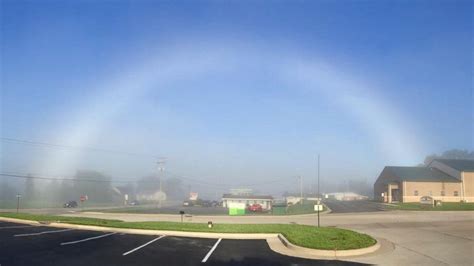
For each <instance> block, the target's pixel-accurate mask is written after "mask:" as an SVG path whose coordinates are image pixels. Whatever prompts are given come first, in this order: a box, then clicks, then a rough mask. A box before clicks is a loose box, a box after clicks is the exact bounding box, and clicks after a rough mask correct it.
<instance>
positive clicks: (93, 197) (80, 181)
mask: <svg viewBox="0 0 474 266" xmlns="http://www.w3.org/2000/svg"><path fill="white" fill-rule="evenodd" d="M74 179H75V180H74V183H73V189H74V191H73V196H74V198H75V199H79V197H80V196H81V195H87V196H88V198H89V200H90V201H91V202H111V201H112V200H113V192H112V186H111V178H110V177H108V176H106V175H104V174H102V173H100V172H96V171H89V170H79V171H77V172H76V175H75V176H74Z"/></svg>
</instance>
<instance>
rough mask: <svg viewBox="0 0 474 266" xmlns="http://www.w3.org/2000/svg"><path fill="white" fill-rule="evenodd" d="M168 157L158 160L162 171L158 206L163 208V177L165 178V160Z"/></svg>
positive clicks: (159, 168)
mask: <svg viewBox="0 0 474 266" xmlns="http://www.w3.org/2000/svg"><path fill="white" fill-rule="evenodd" d="M165 160H166V158H160V159H159V160H158V170H159V171H160V173H159V175H160V176H159V178H160V193H159V199H158V204H159V205H158V207H159V208H161V201H162V197H163V188H162V183H163V182H162V179H163V171H164V170H165V162H166V161H165Z"/></svg>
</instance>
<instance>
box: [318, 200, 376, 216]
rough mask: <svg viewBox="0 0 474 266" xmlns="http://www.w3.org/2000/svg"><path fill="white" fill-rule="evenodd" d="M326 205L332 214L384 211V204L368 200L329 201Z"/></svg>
mask: <svg viewBox="0 0 474 266" xmlns="http://www.w3.org/2000/svg"><path fill="white" fill-rule="evenodd" d="M324 204H326V205H327V206H328V207H329V208H330V209H331V212H332V213H348V212H377V211H383V210H384V205H383V204H381V203H377V202H372V201H366V200H354V201H338V200H329V201H325V202H324Z"/></svg>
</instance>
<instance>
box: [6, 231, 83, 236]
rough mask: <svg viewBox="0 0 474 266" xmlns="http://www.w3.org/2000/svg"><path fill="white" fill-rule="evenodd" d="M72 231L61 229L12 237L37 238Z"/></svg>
mask: <svg viewBox="0 0 474 266" xmlns="http://www.w3.org/2000/svg"><path fill="white" fill-rule="evenodd" d="M73 230H74V229H62V230H54V231H44V232H39V233H29V234H18V235H14V236H15V237H22V236H39V235H44V234H53V233H61V232H67V231H73Z"/></svg>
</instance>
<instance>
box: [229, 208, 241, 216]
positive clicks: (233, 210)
mask: <svg viewBox="0 0 474 266" xmlns="http://www.w3.org/2000/svg"><path fill="white" fill-rule="evenodd" d="M229 215H245V209H239V208H229Z"/></svg>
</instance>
